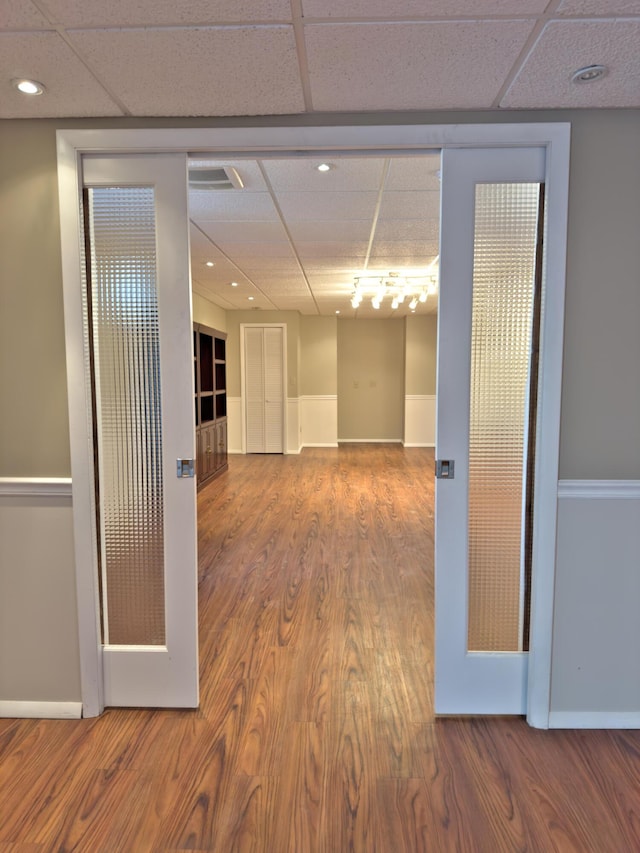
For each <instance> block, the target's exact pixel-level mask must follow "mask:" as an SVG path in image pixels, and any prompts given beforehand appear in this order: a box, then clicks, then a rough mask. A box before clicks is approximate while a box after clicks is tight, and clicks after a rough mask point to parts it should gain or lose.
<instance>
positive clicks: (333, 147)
mask: <svg viewBox="0 0 640 853" xmlns="http://www.w3.org/2000/svg"><path fill="white" fill-rule="evenodd" d="M352 120H353V119H352ZM570 128H571V126H570V124H569V123H566V122H557V123H556V122H553V123H547V122H545V123H529V122H523V123H513V124H512V123H504V124H502V123H501V124H437V125H435V124H434V125H425V124H410V125H375V124H372V125H368V126H367V125H345V126H327V127H319V126H313V127H304V126H284V124H283V126H280V127H259V126H257V127H235V128H229V127H227V128H223V127H217V128H211V127H209V128H206V127H205V128H184V127H183V128H144V129H107V128H105V129H81V130H77V129H65V130H58V131H57V132H56V139H57V157H58V187H59V207H60V230H61V249H62V276H63V295H64V320H65V342H66V356H67V386H68V406H69V431H70V443H71V470H72V481H73V487H72V488H73V516H74V544H75V560H76V592H77V604H78V627H79V641H80V669H81V690H82V703H83V715H84V716H95V715H97V714H99V713H101V711H102V708H103V696H102V671H101V654H100V632H99V626H100V621H99V613H98V594H97V582H96V578H95V577H94V566H95V541H94V533H93V518H92V504H93V487H92V474H91V471H92V447H91V441H90V436H89V429H88V420H87V412H89V411H90V405H89V403H90V401H89V400H88V398H87V393H86V388H85V381H84V367H83V364H84V362H83V332H82V303H81V274H80V261H81V249H80V247H81V223H80V219H79V215H78V211H79V201H80V191H81V181H80V177H79V176H80V166H81V159H82V155H83V154H86V153H101V154H109V155H113V154H124V153H128V154H154V153H169V152H189V153H197V152H206V153H207V154H209V155H210V156H229V155H236V156H238V155H239V156H242V155H243V154H244V155H247V156H249V155H252V156H257V155H261V156H279V157H286V156H287V155H293V154H294V153H296V154H298V155H299V154H300V153H301V152H306V153H309V154H311V153H314V154H315V153H317V154H318V156H320V155H321V154H322V153H326V152H332V153H334V154H337V153H345V154H348V153H353V154H356V153H357V154H361V155H366V154H370V155H372V156H380V155H384V154H387V155H388V154H403V155H407V154H411V153H418V152H420V151H421V150H424V149H433V148H443V147H505V146H508V147H513V146H519V145H524V146H540V147H544V148H545V150H546V185H547V190H548V195H547V245H546V258H545V280H544V288H545V293H544V299H545V310H544V316H543V324H542V328H541V348H540V376H539V382H540V396H539V399H538V411H539V424H540V426H539V445H538V448H537V454H538V459H537V464H536V502H535V513H536V520H537V521H536V525H535V529H534V541H533V585H532V596H531V644H530V652H529V677H528V679H529V680H528V711H527V720H528V722H529V723H530V725H533V726H536V727H539V728H548V726H549V709H550V708H549V705H550V694H551V652H552V630H553V603H554V578H555V540H556V517H557V490H558V455H559V438H560V402H561V397H560V394H561V380H562V350H563V327H564V294H565V266H566V252H567V213H568V201H569V154H570Z"/></svg>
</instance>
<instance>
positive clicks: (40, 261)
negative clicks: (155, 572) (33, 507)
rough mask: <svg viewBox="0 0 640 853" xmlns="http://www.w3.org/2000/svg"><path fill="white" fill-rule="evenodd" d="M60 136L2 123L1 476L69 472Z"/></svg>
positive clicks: (47, 129) (24, 125)
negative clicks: (58, 166) (58, 168)
mask: <svg viewBox="0 0 640 853" xmlns="http://www.w3.org/2000/svg"><path fill="white" fill-rule="evenodd" d="M60 264H61V261H60V230H59V216H58V184H57V174H56V147H55V136H54V134H53V130H52V128H50V127H45V128H42V129H41V128H40V127H39V126H38V125H35V126H34V125H33V124H31V123H28V122H27V123H23V122H0V400H1V401H2V403H1V404H0V411H1V414H0V477H3V476H4V477H14V476H16V477H17V476H20V477H68V476H69V474H70V473H71V462H70V459H69V421H68V415H67V384H66V365H65V355H64V317H63V306H62V271H61V267H60Z"/></svg>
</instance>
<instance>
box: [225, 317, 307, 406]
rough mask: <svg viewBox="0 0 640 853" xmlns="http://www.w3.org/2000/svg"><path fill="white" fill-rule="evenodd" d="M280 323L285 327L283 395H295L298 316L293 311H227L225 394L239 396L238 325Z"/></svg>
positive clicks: (296, 389)
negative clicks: (285, 364) (285, 381)
mask: <svg viewBox="0 0 640 853" xmlns="http://www.w3.org/2000/svg"><path fill="white" fill-rule="evenodd" d="M242 323H254V324H255V323H284V324H285V325H286V327H287V397H297V396H298V383H299V378H298V362H299V348H300V315H299V314H298V312H297V311H227V394H228V396H229V397H239V396H240V388H241V384H240V325H241V324H242Z"/></svg>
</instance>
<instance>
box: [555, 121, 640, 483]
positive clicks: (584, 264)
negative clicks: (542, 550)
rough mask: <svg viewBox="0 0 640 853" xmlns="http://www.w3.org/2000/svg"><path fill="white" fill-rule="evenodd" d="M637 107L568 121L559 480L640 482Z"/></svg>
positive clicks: (639, 126) (639, 129) (639, 160)
mask: <svg viewBox="0 0 640 853" xmlns="http://www.w3.org/2000/svg"><path fill="white" fill-rule="evenodd" d="M639 140H640V110H632V111H629V112H608V111H606V110H602V111H601V112H590V113H585V114H580V115H579V116H578V117H577V118H576V119H575V123H574V129H573V141H572V146H571V176H570V201H569V247H568V257H567V301H566V319H565V344H564V371H563V389H562V423H561V440H560V477H561V478H566V479H570V478H572V479H578V478H587V479H598V478H603V479H618V478H620V479H640V451H639V447H640V382H639V381H638V372H639V369H640V332H639V327H640V141H639Z"/></svg>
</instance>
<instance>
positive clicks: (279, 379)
mask: <svg viewBox="0 0 640 853" xmlns="http://www.w3.org/2000/svg"><path fill="white" fill-rule="evenodd" d="M242 333H243V338H244V346H243V396H244V400H245V420H246V427H245V436H246V444H245V447H246V452H247V453H282V452H283V450H284V375H285V374H284V358H285V343H284V328H283V327H282V326H280V325H272V326H257V325H246V326H243V327H242Z"/></svg>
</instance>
